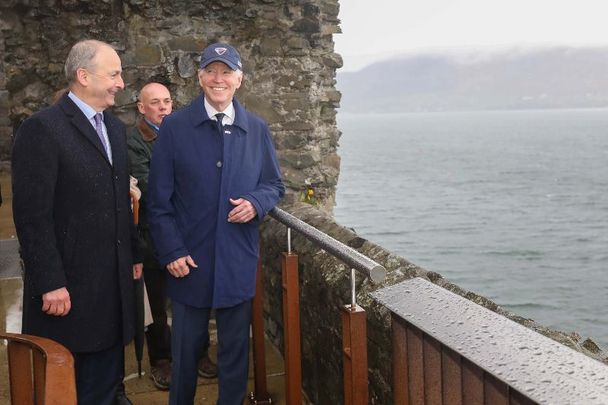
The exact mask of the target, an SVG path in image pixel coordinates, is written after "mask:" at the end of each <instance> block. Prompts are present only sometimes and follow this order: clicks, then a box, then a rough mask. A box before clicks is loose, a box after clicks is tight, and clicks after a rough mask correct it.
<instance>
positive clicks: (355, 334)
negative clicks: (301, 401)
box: [342, 304, 368, 405]
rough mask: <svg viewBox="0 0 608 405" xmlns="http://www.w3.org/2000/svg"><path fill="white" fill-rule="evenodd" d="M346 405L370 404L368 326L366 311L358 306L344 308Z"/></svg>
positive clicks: (343, 343)
mask: <svg viewBox="0 0 608 405" xmlns="http://www.w3.org/2000/svg"><path fill="white" fill-rule="evenodd" d="M342 350H343V358H344V404H345V405H366V404H367V403H368V379H367V325H366V315H365V310H364V309H363V308H361V307H360V306H358V305H356V304H355V305H352V304H351V305H345V306H344V307H342Z"/></svg>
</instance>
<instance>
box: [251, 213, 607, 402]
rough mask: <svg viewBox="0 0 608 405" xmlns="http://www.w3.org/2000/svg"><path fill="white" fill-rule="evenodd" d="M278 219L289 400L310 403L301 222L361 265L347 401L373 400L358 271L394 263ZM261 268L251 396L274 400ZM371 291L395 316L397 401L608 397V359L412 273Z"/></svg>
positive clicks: (349, 333) (376, 277) (346, 313)
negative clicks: (282, 237)
mask: <svg viewBox="0 0 608 405" xmlns="http://www.w3.org/2000/svg"><path fill="white" fill-rule="evenodd" d="M270 216H271V217H272V218H274V219H275V220H277V221H279V222H281V223H282V224H284V225H285V226H287V251H286V252H283V253H282V254H281V268H282V282H281V284H282V289H283V337H284V358H285V370H286V376H285V377H286V379H285V380H286V381H285V385H286V390H285V393H286V403H287V404H288V405H296V404H297V405H299V404H301V403H302V382H301V377H302V370H301V353H300V313H299V311H300V306H299V286H298V256H297V254H295V253H294V252H293V251H292V249H291V246H292V243H291V229H294V230H296V231H297V232H299V233H300V234H301V235H302V236H304V237H305V238H307V239H308V240H310V241H312V242H313V243H315V244H316V245H317V246H319V247H320V248H322V249H324V250H325V251H327V252H328V253H330V254H332V255H333V256H334V257H336V258H337V259H339V260H341V261H343V262H344V263H346V264H348V265H349V266H351V274H350V276H351V302H350V304H346V305H344V306H343V307H342V308H341V309H340V310H341V313H342V358H343V373H344V403H345V404H346V405H351V404H357V405H363V404H367V403H368V398H369V392H368V361H367V351H368V348H367V344H368V342H367V327H366V323H367V321H366V314H365V311H364V310H363V309H362V308H361V307H359V306H358V305H357V304H356V302H355V297H356V293H355V271H358V272H360V273H361V274H362V275H364V276H366V277H369V278H370V279H371V280H372V281H382V280H384V278H385V275H386V270H385V268H384V267H383V266H381V265H379V264H378V263H376V262H374V261H373V260H371V259H369V258H367V257H365V256H364V255H362V254H361V253H359V252H357V251H356V250H354V249H352V248H350V247H348V246H346V245H344V244H342V243H341V242H339V241H337V240H335V239H334V238H332V237H331V236H329V235H327V234H325V233H323V232H321V231H319V230H318V229H316V228H314V227H313V226H311V225H308V224H306V223H305V222H303V221H301V220H299V219H298V218H296V217H294V216H293V215H291V214H288V213H287V212H285V211H283V210H281V209H278V208H275V209H274V210H272V211H271V212H270ZM258 270H259V273H258V283H259V284H258V294H257V295H256V298H255V299H254V327H253V330H254V368H255V387H256V388H255V392H254V393H252V395H251V397H250V399H251V403H255V404H270V403H271V400H270V397H269V396H268V394H267V391H266V386H265V369H264V367H263V362H264V359H263V345H262V347H261V348H260V345H259V342H263V339H264V328H263V325H262V323H263V317H262V300H263V297H262V295H261V292H262V291H263V285H262V284H261V280H262V277H261V265H260V266H259V267H258ZM371 297H372V298H373V299H375V300H376V301H378V302H379V303H380V304H381V305H382V306H384V307H385V308H387V309H389V310H390V311H391V313H392V314H391V328H390V329H388V330H387V333H390V334H392V352H391V353H392V356H391V359H392V363H393V364H392V396H393V398H394V402H393V403H394V404H396V405H402V404H444V405H448V404H449V405H452V404H455V405H458V404H460V405H474V404H480V405H481V404H484V405H485V404H487V405H500V404H504V405H507V404H589V405H593V404H598V405H599V404H602V405H606V404H608V366H607V365H605V364H602V363H600V362H598V361H596V360H593V359H591V358H589V357H587V356H585V355H584V354H581V353H579V352H575V351H574V350H572V349H570V348H568V347H566V346H564V345H562V344H560V343H557V342H555V341H553V340H551V339H549V338H547V337H545V336H542V335H540V334H538V333H536V332H534V331H533V330H531V329H529V328H526V327H524V326H522V325H520V324H518V323H516V322H513V321H511V320H509V319H508V318H506V317H504V316H502V315H499V314H497V313H495V312H492V311H490V310H488V309H487V308H484V307H482V306H480V305H477V304H475V303H474V302H472V301H469V300H467V299H466V298H463V297H461V296H459V295H456V294H454V293H452V292H450V291H448V290H445V289H443V288H441V287H439V286H437V285H435V284H433V283H431V282H429V281H427V280H424V279H421V278H414V279H409V280H406V281H403V282H401V283H399V284H395V285H392V286H389V287H386V288H383V289H380V290H376V291H375V292H373V293H371ZM256 319H257V321H256ZM256 342H257V343H256ZM386 350H387V351H389V350H391V349H389V348H387V349H386Z"/></svg>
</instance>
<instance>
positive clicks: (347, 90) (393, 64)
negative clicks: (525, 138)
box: [337, 47, 608, 112]
mask: <svg viewBox="0 0 608 405" xmlns="http://www.w3.org/2000/svg"><path fill="white" fill-rule="evenodd" d="M337 79H338V89H339V90H340V91H341V92H342V101H341V103H340V104H341V111H345V112H361V111H391V112H396V111H460V110H487V109H530V108H579V107H580V108H582V107H608V47H606V48H546V49H527V50H511V51H501V52H498V51H497V52H485V53H482V52H479V53H460V54H457V53H453V54H420V55H407V56H402V57H399V58H394V59H390V60H386V61H383V62H378V63H375V64H373V65H370V66H367V67H365V68H364V69H362V70H360V71H357V72H344V73H341V72H338V75H337Z"/></svg>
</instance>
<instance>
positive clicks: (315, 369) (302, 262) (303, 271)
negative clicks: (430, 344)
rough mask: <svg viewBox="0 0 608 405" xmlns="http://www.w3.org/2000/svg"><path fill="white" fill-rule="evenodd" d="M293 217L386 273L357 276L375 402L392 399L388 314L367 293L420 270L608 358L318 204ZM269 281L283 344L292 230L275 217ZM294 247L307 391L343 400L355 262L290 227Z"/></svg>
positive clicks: (606, 355)
mask: <svg viewBox="0 0 608 405" xmlns="http://www.w3.org/2000/svg"><path fill="white" fill-rule="evenodd" d="M283 208H284V209H285V210H287V211H288V212H290V213H292V214H293V215H295V216H296V217H298V218H300V219H302V220H303V221H304V222H307V223H309V224H310V225H312V226H314V227H315V228H318V229H320V230H321V231H323V232H325V233H326V234H328V235H330V236H332V237H334V238H335V239H337V240H339V241H341V242H342V243H344V244H346V245H348V246H350V247H352V248H354V249H357V250H358V251H359V252H361V253H362V254H364V255H365V256H368V257H370V258H372V259H373V260H375V261H376V262H378V263H380V264H382V265H383V266H385V267H386V269H387V278H386V280H385V282H384V283H383V284H382V285H371V284H370V283H369V281H368V280H363V278H362V277H358V278H357V280H358V282H357V303H358V304H359V305H361V306H362V307H363V308H364V309H365V310H366V312H367V334H368V363H369V384H370V385H369V388H370V390H369V391H370V404H378V405H384V404H392V403H393V398H392V392H391V381H392V375H391V358H392V347H391V345H392V343H391V340H390V339H391V330H390V313H389V312H388V310H387V309H386V308H384V307H382V306H381V305H379V304H377V303H375V302H374V301H371V299H370V298H369V296H368V293H369V292H371V291H375V290H377V289H379V288H382V287H385V286H387V285H393V284H396V283H399V282H401V281H403V280H405V279H409V278H412V277H423V278H425V279H427V280H429V281H431V282H433V283H435V284H437V285H439V286H441V287H443V288H446V289H448V290H450V291H452V292H454V293H456V294H459V295H461V296H463V297H465V298H467V299H469V300H471V301H473V302H475V303H477V304H479V305H482V306H484V307H486V308H488V309H490V310H492V311H495V312H497V313H499V314H501V315H504V316H506V317H508V318H510V319H512V320H514V321H516V322H519V323H521V324H523V325H524V326H527V327H529V328H531V329H533V330H535V331H537V332H539V333H541V334H543V335H545V336H548V337H550V338H552V339H554V340H556V341H558V342H560V343H563V344H565V345H567V346H569V347H571V348H573V349H575V350H578V351H580V352H583V353H585V354H587V355H589V356H591V357H593V358H596V359H598V360H600V361H604V362H605V363H607V364H608V352H606V351H602V350H601V349H600V348H599V347H598V346H597V345H596V344H595V343H594V342H593V341H592V340H591V339H584V338H582V337H581V336H579V335H578V334H576V333H564V332H560V331H555V330H551V329H548V328H546V327H543V326H542V325H539V324H538V323H536V322H534V321H533V320H531V319H526V318H522V317H520V316H517V315H516V314H514V313H512V312H509V311H506V310H505V309H503V308H501V307H499V306H498V305H497V304H496V303H494V302H492V301H490V300H488V299H487V298H484V297H481V296H479V295H477V294H475V293H473V292H470V291H466V290H464V289H462V288H460V287H458V286H457V285H454V284H452V283H450V282H449V281H448V280H446V279H444V278H443V277H442V276H441V275H439V274H437V273H435V272H432V271H427V270H425V269H423V268H420V267H418V266H416V265H414V264H412V263H409V262H408V261H407V260H405V259H403V258H401V257H398V256H395V255H394V254H392V253H390V252H389V251H387V250H386V249H384V248H382V247H381V246H378V245H376V244H374V243H372V242H370V241H367V240H365V239H362V238H361V237H359V236H358V235H357V234H356V233H355V232H354V231H353V230H352V229H349V228H345V227H343V226H340V225H338V224H337V223H335V221H334V220H333V219H332V218H331V217H330V216H329V215H327V214H325V213H323V212H321V211H319V210H317V209H315V208H314V207H312V206H310V205H308V204H303V203H297V204H294V205H292V206H288V207H283ZM262 234H263V243H264V244H263V247H264V255H265V256H264V257H263V260H264V262H263V264H264V282H265V294H266V295H265V303H264V308H265V311H266V315H267V324H266V327H267V331H268V335H269V337H270V338H271V339H272V340H273V341H274V342H275V343H276V344H277V346H279V347H281V348H282V347H283V342H282V338H283V333H282V332H283V329H282V328H283V326H282V325H283V323H282V301H281V300H282V286H281V279H280V277H281V270H280V268H279V266H280V253H281V251H284V250H286V244H287V242H286V241H287V239H286V238H287V236H286V234H287V231H286V228H285V226H284V225H282V224H280V223H279V222H278V221H276V220H274V219H270V218H269V219H267V220H266V222H265V224H264V227H263V231H262ZM292 235H293V240H292V249H293V250H294V251H295V252H296V253H297V254H298V256H299V270H300V274H299V282H300V289H301V291H300V317H301V327H302V334H301V336H302V374H303V384H304V390H305V391H306V393H307V394H308V396H309V397H310V400H311V402H312V403H314V404H316V405H334V404H340V403H343V402H344V400H343V394H342V389H343V388H342V387H343V385H342V384H343V381H342V352H341V345H342V335H341V333H342V329H341V328H342V325H341V318H340V308H341V307H342V306H344V305H345V304H348V303H350V268H348V267H347V266H346V265H344V264H342V263H341V262H339V261H337V260H336V259H335V258H333V257H332V256H331V255H329V254H327V253H325V252H324V251H321V250H320V249H319V248H317V247H316V246H315V245H313V244H312V243H311V242H308V241H307V240H306V239H305V238H304V237H302V236H300V235H298V234H297V233H295V232H292Z"/></svg>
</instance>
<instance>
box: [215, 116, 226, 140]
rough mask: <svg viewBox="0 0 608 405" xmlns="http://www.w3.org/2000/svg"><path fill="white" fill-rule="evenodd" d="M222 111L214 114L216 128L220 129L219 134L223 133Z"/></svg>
mask: <svg viewBox="0 0 608 405" xmlns="http://www.w3.org/2000/svg"><path fill="white" fill-rule="evenodd" d="M224 115H226V114H224V113H217V114H215V118H217V129H218V130H219V131H220V135H224V125H223V122H222V120H223V119H224Z"/></svg>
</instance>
